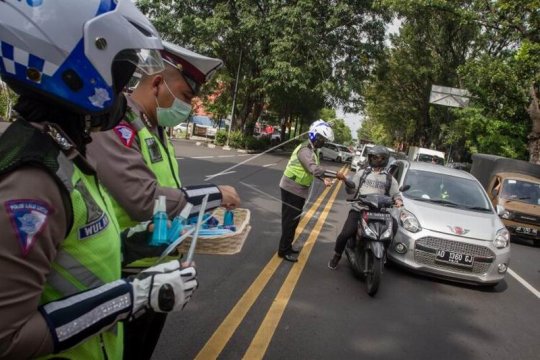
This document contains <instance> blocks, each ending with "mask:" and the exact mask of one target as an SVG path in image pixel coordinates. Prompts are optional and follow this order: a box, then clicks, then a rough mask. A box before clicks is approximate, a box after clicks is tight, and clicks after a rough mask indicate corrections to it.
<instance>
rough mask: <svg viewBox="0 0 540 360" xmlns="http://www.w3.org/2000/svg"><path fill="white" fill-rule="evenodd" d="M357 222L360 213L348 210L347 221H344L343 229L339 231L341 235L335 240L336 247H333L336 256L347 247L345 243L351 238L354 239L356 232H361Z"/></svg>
mask: <svg viewBox="0 0 540 360" xmlns="http://www.w3.org/2000/svg"><path fill="white" fill-rule="evenodd" d="M359 221H360V212H358V211H355V210H350V211H349V215H348V216H347V220H345V224H343V229H341V233H340V234H339V235H338V237H337V239H336V246H335V247H334V251H335V252H336V254H339V255H341V254H342V253H343V250H345V246H347V241H348V240H349V239H351V238H353V239H354V238H355V237H356V232H357V231H361V230H359V228H358V222H359Z"/></svg>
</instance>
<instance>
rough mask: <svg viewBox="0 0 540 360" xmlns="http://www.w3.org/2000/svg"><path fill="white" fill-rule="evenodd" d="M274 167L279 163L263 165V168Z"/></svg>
mask: <svg viewBox="0 0 540 360" xmlns="http://www.w3.org/2000/svg"><path fill="white" fill-rule="evenodd" d="M274 165H277V163H273V164H266V165H263V167H270V166H274Z"/></svg>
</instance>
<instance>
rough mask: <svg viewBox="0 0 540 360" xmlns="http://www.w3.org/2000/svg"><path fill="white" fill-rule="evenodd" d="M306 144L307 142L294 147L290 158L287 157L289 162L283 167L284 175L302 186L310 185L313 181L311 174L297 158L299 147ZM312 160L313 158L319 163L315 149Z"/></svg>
mask: <svg viewBox="0 0 540 360" xmlns="http://www.w3.org/2000/svg"><path fill="white" fill-rule="evenodd" d="M307 146H308V143H307V142H304V143H302V144H300V145H298V146H297V147H296V149H294V151H293V153H292V155H291V158H290V159H289V163H288V164H287V167H286V168H285V176H286V177H288V178H289V179H291V180H293V181H294V182H296V183H297V184H300V185H302V186H310V185H311V183H312V182H313V175H312V174H311V173H310V172H308V171H306V169H305V168H304V166H302V163H301V162H300V160H299V159H298V152H299V151H300V149H302V148H304V147H307ZM313 160H315V163H316V164H317V165H319V155H318V153H317V152H316V151H313Z"/></svg>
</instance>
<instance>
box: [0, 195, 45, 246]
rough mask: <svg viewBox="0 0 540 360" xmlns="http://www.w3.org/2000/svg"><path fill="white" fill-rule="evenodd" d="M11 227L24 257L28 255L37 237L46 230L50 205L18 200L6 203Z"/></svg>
mask: <svg viewBox="0 0 540 360" xmlns="http://www.w3.org/2000/svg"><path fill="white" fill-rule="evenodd" d="M4 206H5V208H6V211H7V213H8V214H9V217H10V219H11V226H12V227H13V230H15V233H16V234H17V237H18V239H19V245H20V246H21V250H22V254H23V256H26V255H28V253H29V252H30V249H31V248H32V246H33V245H34V244H35V242H36V238H37V236H38V235H39V234H40V233H41V232H42V231H43V229H45V226H46V225H47V217H48V216H49V214H50V213H52V211H51V207H50V206H49V204H47V203H45V202H42V201H38V200H26V199H16V200H10V201H6V202H5V203H4Z"/></svg>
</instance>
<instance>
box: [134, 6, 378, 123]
mask: <svg viewBox="0 0 540 360" xmlns="http://www.w3.org/2000/svg"><path fill="white" fill-rule="evenodd" d="M372 3H373V1H362V2H359V1H352V0H349V1H340V2H336V1H318V2H315V1H311V0H301V1H296V2H278V1H267V2H259V1H249V0H237V1H208V0H206V1H197V2H176V1H175V2H173V1H158V0H140V1H139V2H138V4H139V6H140V8H141V9H142V10H143V11H144V12H145V13H146V14H148V16H149V17H150V18H151V19H152V20H153V22H154V24H155V25H156V27H157V28H158V30H160V32H161V33H162V34H163V36H164V38H166V39H168V40H171V41H173V42H176V43H179V44H182V45H183V46H185V47H188V48H191V49H194V50H197V51H199V52H201V53H204V54H207V55H213V56H216V57H219V58H221V59H223V60H224V62H225V69H224V71H223V74H224V75H223V77H222V78H221V80H222V81H223V82H224V83H225V87H224V89H225V91H226V92H228V93H229V95H227V98H228V99H231V98H232V95H231V94H232V92H233V89H234V79H235V73H236V69H237V68H238V65H239V63H240V56H239V55H240V53H242V61H241V64H240V74H241V75H240V79H241V80H240V82H239V86H238V95H237V108H236V109H235V114H237V115H236V118H237V119H238V120H239V121H238V123H237V124H235V126H236V127H237V128H242V129H244V130H245V132H246V133H249V132H250V130H251V129H252V127H253V124H254V122H255V121H257V119H258V118H259V117H260V115H261V114H262V112H263V110H264V109H265V108H268V109H269V110H270V111H272V112H273V113H276V114H278V116H279V118H280V119H284V120H285V121H283V124H286V123H287V122H288V123H291V122H293V121H295V122H298V121H299V122H300V124H302V123H306V122H309V121H310V120H312V119H313V115H314V114H316V113H317V112H318V111H319V110H320V109H321V108H323V107H324V106H325V105H326V104H331V103H338V102H343V103H348V102H349V101H350V100H351V99H352V100H354V99H355V98H356V97H355V94H357V93H358V92H359V91H360V90H361V88H362V86H363V83H364V82H365V80H366V79H367V77H368V75H369V73H370V71H371V68H372V67H373V66H374V65H375V64H376V62H377V59H378V57H379V56H380V55H381V51H382V49H383V40H384V23H385V21H387V20H388V18H387V16H386V15H385V12H384V11H383V10H376V9H373V7H372ZM223 94H224V93H223ZM224 95H225V94H224Z"/></svg>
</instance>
